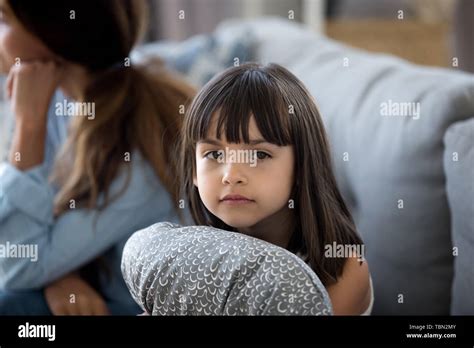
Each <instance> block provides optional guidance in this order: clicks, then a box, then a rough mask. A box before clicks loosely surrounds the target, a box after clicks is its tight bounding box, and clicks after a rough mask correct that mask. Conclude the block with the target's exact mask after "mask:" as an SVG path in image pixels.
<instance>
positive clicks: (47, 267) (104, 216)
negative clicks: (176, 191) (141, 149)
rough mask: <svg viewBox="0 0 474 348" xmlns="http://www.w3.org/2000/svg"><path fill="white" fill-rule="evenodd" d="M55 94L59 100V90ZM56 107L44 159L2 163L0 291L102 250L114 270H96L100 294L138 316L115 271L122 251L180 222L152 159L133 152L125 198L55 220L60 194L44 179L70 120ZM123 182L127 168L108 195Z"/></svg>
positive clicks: (36, 285)
mask: <svg viewBox="0 0 474 348" xmlns="http://www.w3.org/2000/svg"><path fill="white" fill-rule="evenodd" d="M55 98H56V101H58V100H59V101H61V100H64V96H62V95H61V94H59V93H57V94H56V97H55ZM54 104H55V103H54V101H53V103H52V107H51V109H50V112H49V115H48V125H47V140H46V145H45V160H44V162H43V164H42V165H39V166H36V167H34V168H31V169H30V170H27V171H23V172H22V171H19V170H17V169H16V168H15V167H14V166H12V165H11V164H9V163H7V162H3V163H0V247H2V248H3V256H2V254H0V290H32V289H40V288H42V287H44V286H46V285H47V284H48V283H49V282H51V281H53V280H55V279H57V278H59V277H61V276H63V275H65V274H67V273H69V272H71V271H73V270H76V269H78V268H79V267H81V266H82V265H84V264H86V263H88V262H89V261H91V260H93V259H95V258H96V257H97V256H99V255H103V256H104V257H105V260H106V261H107V262H108V264H109V265H110V268H111V270H109V272H110V271H111V274H109V276H105V274H100V279H101V283H100V286H101V291H102V293H103V294H104V296H105V297H106V300H107V301H108V302H116V303H121V304H123V306H124V307H126V308H128V309H129V310H127V313H124V314H128V313H129V314H136V313H137V312H138V307H137V305H136V304H135V302H134V301H133V299H132V297H131V296H130V294H129V292H128V289H127V287H126V285H125V282H124V281H123V278H122V274H121V270H120V262H121V257H122V250H123V247H124V244H125V242H126V241H127V239H128V238H129V237H130V236H131V234H132V233H133V232H135V231H137V230H139V229H142V228H145V227H147V226H149V225H151V224H153V223H156V222H158V221H175V222H176V221H177V215H176V214H175V211H174V210H173V208H172V204H171V197H170V195H169V194H168V192H167V191H166V190H165V189H164V187H163V186H162V185H161V183H160V181H159V179H158V178H157V176H156V175H155V173H154V171H153V169H152V168H151V167H150V165H149V163H147V162H146V161H145V160H143V158H142V157H141V156H140V153H138V152H134V153H132V154H131V160H130V164H131V177H130V181H129V185H128V188H127V189H126V191H125V192H124V194H123V195H121V196H120V197H119V198H118V199H116V200H114V201H113V202H112V203H111V204H110V205H108V206H107V208H106V209H105V210H103V211H101V212H100V214H99V213H98V212H97V211H91V210H86V209H80V208H77V209H71V210H69V211H68V212H66V213H64V214H62V215H60V216H59V217H58V218H55V217H54V216H53V199H54V196H55V194H56V193H57V191H56V190H55V188H54V186H52V185H51V184H50V182H49V181H48V176H49V174H50V172H51V169H52V164H53V162H54V158H55V155H56V153H57V150H58V149H59V147H60V146H61V145H62V144H63V143H64V141H65V139H66V136H67V126H68V123H69V120H68V117H63V116H56V115H55V114H54ZM91 122H93V121H91ZM124 180H126V173H125V171H122V172H121V173H120V174H119V176H118V177H117V178H116V179H115V181H114V182H113V183H112V187H111V196H112V195H113V194H114V192H118V191H119V190H120V189H121V188H122V184H123V183H124ZM19 246H23V248H24V249H23V250H24V253H23V254H22V255H20V254H19V253H17V254H16V255H15V254H14V252H13V251H12V250H13V249H15V248H16V250H17V251H18V250H19ZM25 246H26V247H25ZM28 246H30V247H31V248H30V249H29V250H30V251H31V252H30V254H32V253H33V250H34V249H33V248H34V246H36V248H37V259H36V260H34V258H32V257H31V255H29V256H30V257H25V256H28V253H27V252H26V251H25V250H28ZM7 249H8V250H9V251H8V252H7V253H6V251H7ZM19 256H22V257H19ZM103 273H105V272H103Z"/></svg>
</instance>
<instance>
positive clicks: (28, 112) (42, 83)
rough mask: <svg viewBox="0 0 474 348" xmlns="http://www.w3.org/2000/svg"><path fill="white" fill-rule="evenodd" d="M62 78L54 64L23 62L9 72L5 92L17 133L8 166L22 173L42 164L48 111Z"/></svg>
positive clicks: (58, 67)
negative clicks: (8, 99)
mask: <svg viewBox="0 0 474 348" xmlns="http://www.w3.org/2000/svg"><path fill="white" fill-rule="evenodd" d="M61 74H62V68H61V67H60V66H58V65H57V64H56V63H54V62H47V63H43V62H29V63H27V62H22V63H21V64H19V65H15V66H13V67H12V68H11V69H10V73H9V75H8V79H7V88H6V89H7V94H8V97H9V98H10V99H11V105H12V111H13V114H14V115H15V132H14V135H13V139H12V145H11V149H10V157H9V162H10V163H11V164H12V165H14V166H15V167H16V168H18V169H19V170H26V169H29V168H32V167H34V166H37V165H39V164H41V163H43V160H44V146H45V139H46V123H47V118H48V117H47V114H48V108H49V104H50V102H51V98H52V96H53V94H54V91H55V90H56V89H57V87H58V85H59V82H60V80H61Z"/></svg>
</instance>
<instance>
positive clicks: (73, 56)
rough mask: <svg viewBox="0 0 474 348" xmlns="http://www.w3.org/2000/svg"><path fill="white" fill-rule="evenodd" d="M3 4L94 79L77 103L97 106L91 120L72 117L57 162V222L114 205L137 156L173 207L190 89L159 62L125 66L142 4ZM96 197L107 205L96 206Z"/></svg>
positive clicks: (73, 0)
mask: <svg viewBox="0 0 474 348" xmlns="http://www.w3.org/2000/svg"><path fill="white" fill-rule="evenodd" d="M8 1H9V5H10V7H11V8H12V10H13V12H14V13H15V15H16V16H17V17H18V19H19V21H20V22H21V23H22V24H23V25H24V26H25V28H26V29H27V30H29V31H30V32H31V33H32V34H33V35H34V36H36V37H37V38H39V39H40V40H41V41H42V42H43V43H44V44H45V45H46V46H47V47H48V48H49V49H50V50H51V51H52V52H54V53H55V54H56V55H58V56H59V57H61V58H62V59H64V60H66V61H68V62H73V63H77V64H79V65H81V66H83V67H85V68H87V69H88V70H89V71H90V72H91V73H92V76H93V77H94V79H93V81H92V83H91V84H90V85H89V86H88V87H87V89H86V90H85V91H84V95H83V96H82V98H81V100H78V101H77V102H87V103H95V114H96V116H95V118H94V119H93V120H92V119H88V118H87V117H75V118H74V120H73V121H72V124H71V125H70V133H69V137H68V141H67V143H66V144H65V145H64V146H63V148H62V150H61V151H60V154H59V156H58V158H57V160H56V163H55V170H54V173H53V179H54V182H55V183H56V184H57V185H58V187H59V193H58V194H57V196H56V199H55V213H56V215H59V214H61V213H63V212H66V211H67V210H68V209H69V208H70V202H71V200H74V202H75V205H76V207H77V206H81V207H85V208H89V209H98V210H100V209H102V208H104V207H105V206H107V204H108V203H109V202H110V201H111V200H112V199H113V198H116V197H109V195H108V193H109V188H110V186H111V183H112V182H113V180H114V179H115V178H116V177H117V175H118V173H119V171H120V170H121V168H122V167H127V165H126V164H127V161H126V160H125V158H126V157H127V155H131V153H132V151H135V150H138V151H140V152H141V154H142V155H143V157H144V158H145V159H146V160H147V161H148V162H149V163H150V164H151V166H152V167H153V168H154V170H155V172H156V174H157V175H158V177H159V178H160V180H161V182H162V184H163V185H164V187H165V188H166V189H167V191H168V192H169V193H170V195H171V198H172V200H173V203H174V204H175V206H177V204H178V199H177V193H176V186H177V185H176V182H175V178H176V174H177V173H176V167H175V165H173V163H174V161H173V157H174V156H173V150H174V148H175V144H176V141H177V137H178V134H179V131H180V127H181V123H182V115H180V113H179V110H180V106H181V105H185V104H186V103H187V102H188V101H189V100H190V99H191V98H192V95H193V93H194V90H193V88H191V87H190V86H188V85H187V84H186V83H184V82H183V81H182V80H180V79H177V78H176V76H175V75H172V74H171V73H170V72H168V71H167V70H166V69H165V68H164V67H163V66H160V64H158V62H152V63H150V62H148V63H147V64H144V65H141V66H133V65H130V64H129V63H130V60H129V55H130V52H131V50H132V48H133V47H134V45H135V44H136V43H137V42H138V41H139V40H140V39H141V36H142V34H143V33H144V29H145V28H146V23H147V18H146V16H147V10H146V7H145V4H146V2H145V1H143V0H94V1H84V0H68V1H64V0H48V1H47V3H45V2H44V1H30V0H8ZM128 169H129V168H128ZM125 188H126V187H124V188H123V190H122V191H121V192H123V191H124V190H125ZM100 194H103V195H104V197H105V200H104V202H103V203H104V204H102V205H101V206H98V201H99V200H98V198H99V195H100ZM177 212H179V210H178V209H177Z"/></svg>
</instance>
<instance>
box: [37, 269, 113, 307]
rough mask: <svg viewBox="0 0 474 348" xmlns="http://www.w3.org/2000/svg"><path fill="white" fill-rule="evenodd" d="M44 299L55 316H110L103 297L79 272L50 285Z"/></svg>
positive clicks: (46, 289) (45, 290) (45, 291)
mask: <svg viewBox="0 0 474 348" xmlns="http://www.w3.org/2000/svg"><path fill="white" fill-rule="evenodd" d="M44 297H45V299H46V302H47V303H48V307H49V309H50V310H51V312H52V313H53V315H108V314H109V310H108V309H107V305H106V303H105V301H104V299H103V298H102V296H101V295H100V294H99V293H97V291H96V290H95V289H93V288H92V287H91V286H90V285H89V284H88V283H87V282H86V281H84V280H83V279H82V278H81V277H80V276H79V274H78V273H77V272H72V273H70V274H68V275H66V276H64V277H62V278H60V279H58V280H56V281H54V282H53V283H51V284H50V285H48V286H47V287H46V288H45V289H44Z"/></svg>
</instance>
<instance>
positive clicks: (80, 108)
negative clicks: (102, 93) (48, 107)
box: [55, 99, 95, 120]
mask: <svg viewBox="0 0 474 348" xmlns="http://www.w3.org/2000/svg"><path fill="white" fill-rule="evenodd" d="M55 108H56V110H55V114H56V116H68V117H72V116H79V117H81V116H82V117H87V119H88V120H93V119H95V103H86V102H69V101H67V100H66V99H64V100H63V102H57V103H56V105H55Z"/></svg>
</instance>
